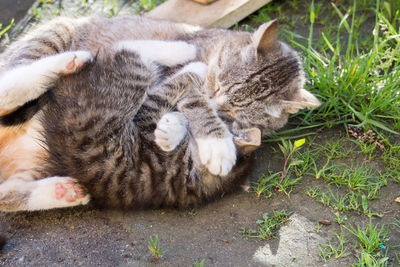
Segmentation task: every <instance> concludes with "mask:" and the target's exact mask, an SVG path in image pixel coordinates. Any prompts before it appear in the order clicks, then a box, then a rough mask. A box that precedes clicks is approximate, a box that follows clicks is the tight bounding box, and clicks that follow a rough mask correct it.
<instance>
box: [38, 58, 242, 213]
mask: <svg viewBox="0 0 400 267" xmlns="http://www.w3.org/2000/svg"><path fill="white" fill-rule="evenodd" d="M158 79H159V78H157V77H155V76H154V73H152V71H151V70H150V69H147V68H146V66H145V65H143V64H142V63H141V61H140V60H138V57H137V55H136V54H133V53H129V52H127V51H122V52H118V53H116V54H115V55H111V56H110V57H109V58H108V57H105V58H104V57H103V59H98V60H97V61H96V62H95V63H93V65H90V66H89V67H88V68H86V69H84V70H83V71H81V72H80V73H78V74H76V75H72V76H68V77H65V78H63V79H61V80H60V82H59V83H58V84H57V85H56V89H55V90H54V94H53V98H52V99H51V101H50V102H49V104H48V105H47V106H46V108H45V109H44V111H43V116H42V124H43V127H44V131H43V133H44V135H43V136H44V140H45V141H44V143H45V145H46V147H48V151H49V158H48V159H47V164H46V165H45V166H46V168H44V170H43V171H44V172H45V174H46V175H47V176H66V175H68V176H72V177H75V178H76V179H78V181H79V183H80V184H82V185H83V186H84V187H85V188H86V189H87V190H88V191H89V192H90V195H91V197H92V200H93V201H95V202H96V203H98V204H100V205H103V206H109V207H124V208H132V207H133V208H142V207H161V206H170V207H171V206H172V207H190V206H196V205H198V204H200V203H202V202H204V201H206V200H208V199H211V198H215V197H216V196H221V195H223V194H225V193H227V192H231V191H233V190H236V189H238V188H239V187H240V185H242V184H243V182H244V179H245V176H244V171H245V170H246V169H247V168H246V167H247V166H246V165H247V164H244V161H247V160H248V157H247V156H245V155H241V156H240V158H239V161H240V162H241V164H240V165H239V167H238V168H235V169H233V170H232V171H231V173H230V174H229V175H227V176H224V177H221V176H215V175H212V174H210V173H209V172H208V171H207V169H206V168H205V167H204V166H203V165H202V164H201V163H200V161H199V159H198V156H197V154H198V151H197V150H198V148H197V146H196V143H195V141H194V138H193V135H187V136H186V137H185V140H184V141H183V142H182V143H181V144H180V145H179V146H178V147H177V148H176V149H175V150H174V151H171V152H165V151H162V150H161V149H160V148H159V147H158V146H157V145H156V143H155V142H154V134H153V133H154V130H155V129H156V124H157V122H158V121H159V120H160V118H161V117H162V116H163V115H164V114H165V113H167V112H169V111H171V110H176V108H177V106H178V104H179V101H180V100H182V99H185V100H186V101H194V102H196V101H198V100H197V99H196V98H193V100H192V97H191V95H192V94H191V93H190V92H192V91H196V90H197V89H198V88H197V87H198V86H199V85H200V84H201V81H200V79H199V78H198V76H197V75H196V74H194V73H190V72H181V73H179V74H177V75H175V76H172V77H170V78H167V79H166V80H165V81H163V82H162V83H156V85H155V86H152V84H153V82H154V81H155V80H158ZM146 92H147V93H146ZM60 114H62V116H60Z"/></svg>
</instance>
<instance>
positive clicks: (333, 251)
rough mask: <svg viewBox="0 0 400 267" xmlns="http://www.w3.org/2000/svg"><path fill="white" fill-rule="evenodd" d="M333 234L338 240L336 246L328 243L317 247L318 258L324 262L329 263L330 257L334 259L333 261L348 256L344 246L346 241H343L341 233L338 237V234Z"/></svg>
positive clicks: (343, 237)
mask: <svg viewBox="0 0 400 267" xmlns="http://www.w3.org/2000/svg"><path fill="white" fill-rule="evenodd" d="M334 234H335V236H336V238H337V240H338V243H337V245H336V246H335V245H333V244H332V243H331V242H329V243H328V244H321V245H320V247H319V252H320V256H321V258H322V259H323V260H324V261H325V262H327V261H329V259H331V258H332V257H335V259H337V258H341V257H346V256H347V255H349V254H350V253H348V252H347V250H346V248H345V246H344V244H345V243H346V242H347V241H346V239H345V236H344V233H343V231H342V232H340V235H339V234H338V233H334Z"/></svg>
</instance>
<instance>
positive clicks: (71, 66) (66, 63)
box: [59, 51, 93, 75]
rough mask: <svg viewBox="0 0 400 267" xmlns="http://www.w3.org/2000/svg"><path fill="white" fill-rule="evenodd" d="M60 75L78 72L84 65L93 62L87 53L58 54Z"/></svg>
mask: <svg viewBox="0 0 400 267" xmlns="http://www.w3.org/2000/svg"><path fill="white" fill-rule="evenodd" d="M60 56H62V57H61V58H60V70H59V73H60V74H64V75H66V74H71V73H74V72H77V71H78V70H80V69H81V68H82V67H83V66H84V65H85V63H87V62H90V61H92V60H93V58H92V55H91V54H90V52H89V51H71V52H65V53H63V54H60Z"/></svg>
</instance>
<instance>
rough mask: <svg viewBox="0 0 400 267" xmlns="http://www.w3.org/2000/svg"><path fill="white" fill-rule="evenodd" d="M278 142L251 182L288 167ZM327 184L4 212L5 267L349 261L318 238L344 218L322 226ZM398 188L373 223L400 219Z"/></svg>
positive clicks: (374, 205)
mask: <svg viewBox="0 0 400 267" xmlns="http://www.w3.org/2000/svg"><path fill="white" fill-rule="evenodd" d="M10 2H13V0H10V1H5V2H4V1H1V4H0V7H2V6H3V5H5V4H6V3H10ZM22 2H24V1H22ZM16 5H17V3H15V5H14V7H15V6H16ZM5 6H6V7H7V8H6V9H5V8H0V22H3V23H4V24H7V23H8V21H9V19H10V18H11V17H17V15H16V14H17V13H18V12H21V9H19V8H14V9H11V8H10V7H9V6H7V5H5ZM28 6H29V5H28ZM13 12H14V13H13ZM13 14H14V15H13ZM20 17H21V16H19V18H20ZM339 135H340V133H339V131H338V130H337V129H333V130H326V131H322V132H320V133H319V134H318V138H317V139H316V142H322V141H323V140H326V139H332V140H335V139H337V138H339ZM397 141H398V142H399V140H397ZM276 148H277V146H276V145H271V144H264V145H263V146H262V148H261V149H259V150H258V151H257V153H256V157H255V168H254V171H253V173H252V175H251V177H250V179H251V180H252V181H256V180H257V178H258V177H259V175H260V174H262V173H264V172H266V171H267V170H274V171H279V170H281V168H282V163H283V159H282V157H281V155H280V154H279V153H275V152H274V149H276ZM349 161H351V160H349ZM321 183H322V182H321V181H319V180H316V179H315V178H314V177H311V176H305V177H304V178H303V180H302V181H301V183H300V184H299V185H297V186H296V187H295V188H294V191H293V192H292V193H291V194H290V198H289V197H288V196H286V195H284V194H277V195H276V196H274V197H272V198H270V199H264V198H262V199H260V200H258V199H257V197H256V196H255V194H254V193H248V192H238V193H236V194H232V195H229V196H225V197H224V198H222V199H219V200H217V201H215V202H213V203H210V204H208V205H205V206H203V207H201V208H198V209H195V210H190V211H188V210H184V211H177V210H143V211H119V210H100V209H98V208H96V207H93V206H90V205H88V206H85V207H77V208H73V209H63V210H51V211H42V212H20V213H0V232H4V233H6V235H7V238H8V242H7V244H6V245H5V247H4V249H3V250H2V251H1V252H0V266H159V265H161V266H193V265H194V264H195V262H196V261H197V262H200V261H201V260H203V259H205V266H348V265H350V264H351V263H353V262H354V261H355V259H356V256H358V250H357V249H356V248H352V247H350V248H349V252H350V255H349V256H347V257H345V258H341V259H339V260H335V259H334V260H331V261H330V262H328V263H324V262H323V261H322V260H321V258H320V256H319V254H318V244H321V243H327V242H328V241H330V240H333V232H334V231H339V226H338V224H337V223H332V224H331V225H329V226H322V228H321V229H320V230H319V231H317V223H318V221H319V220H320V219H325V220H330V221H331V222H335V216H334V215H333V213H332V212H331V210H330V208H328V207H325V206H323V205H322V204H320V203H318V202H316V201H315V200H314V199H312V198H310V197H308V196H307V194H306V193H305V191H306V190H307V189H308V188H309V187H310V186H314V185H319V184H321ZM399 189H400V188H399V184H389V186H386V187H384V188H383V189H382V191H381V194H380V197H379V198H378V199H377V200H376V201H371V203H370V205H371V209H372V210H375V211H379V213H381V214H384V217H383V218H382V219H377V218H373V222H379V223H380V224H386V223H391V222H393V220H394V219H398V220H399V219H400V206H399V204H397V203H395V202H394V201H393V200H394V199H395V198H396V197H398V196H399V192H400V190H399ZM281 209H286V210H289V211H292V212H293V215H292V217H291V219H290V220H289V222H288V223H286V224H285V225H284V226H282V227H281V229H280V230H279V233H278V237H277V238H276V239H272V240H269V241H259V240H257V239H246V238H244V237H243V236H242V234H241V227H245V228H246V229H255V228H256V220H258V219H260V218H261V217H262V215H263V214H264V213H272V211H273V210H281ZM347 217H348V219H347V220H348V221H349V222H352V223H354V224H357V225H363V224H365V223H368V220H369V218H367V217H366V216H359V214H357V213H353V214H352V213H350V214H348V215H347ZM154 235H158V236H159V238H160V245H161V248H162V250H163V253H162V257H161V258H160V259H158V260H155V259H154V258H153V257H152V256H151V254H150V252H149V249H148V244H149V237H150V236H154ZM348 239H351V237H350V236H349V237H348ZM399 244H400V232H399V231H398V230H396V229H394V228H392V227H391V228H390V232H389V239H388V240H387V244H386V245H387V247H391V246H396V245H399ZM388 254H389V256H390V257H391V260H390V261H389V264H391V265H393V266H398V265H397V264H400V262H399V261H397V262H396V260H395V257H394V256H393V255H394V254H393V251H389V253H388Z"/></svg>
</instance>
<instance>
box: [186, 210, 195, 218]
mask: <svg viewBox="0 0 400 267" xmlns="http://www.w3.org/2000/svg"><path fill="white" fill-rule="evenodd" d="M188 215H189V216H192V217H194V216H196V215H197V211H196V210H195V209H192V210H190V211H188Z"/></svg>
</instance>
